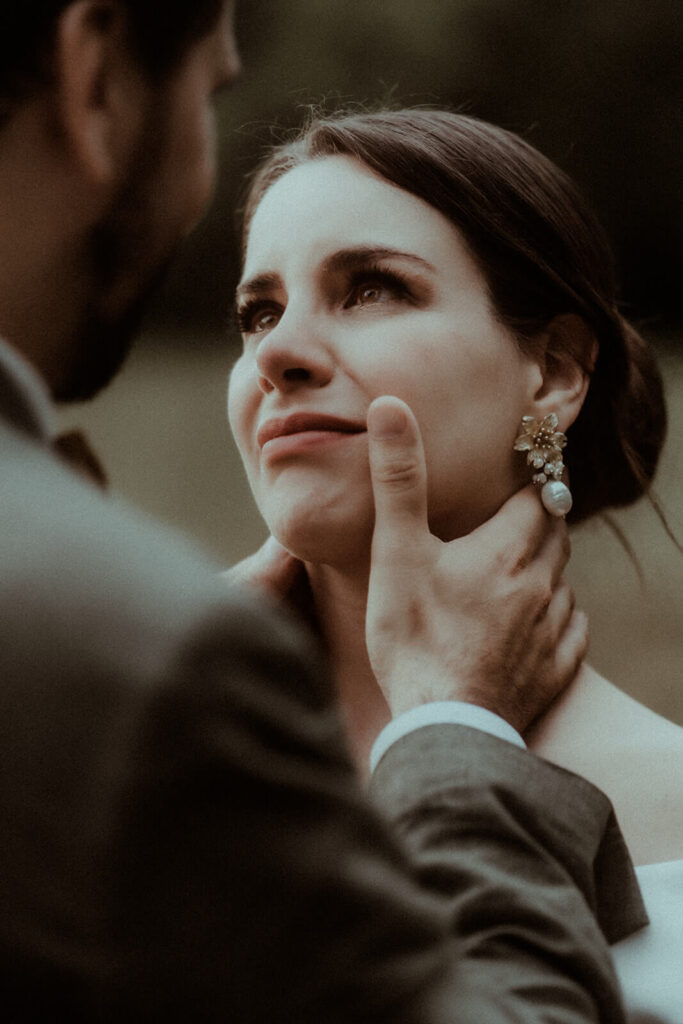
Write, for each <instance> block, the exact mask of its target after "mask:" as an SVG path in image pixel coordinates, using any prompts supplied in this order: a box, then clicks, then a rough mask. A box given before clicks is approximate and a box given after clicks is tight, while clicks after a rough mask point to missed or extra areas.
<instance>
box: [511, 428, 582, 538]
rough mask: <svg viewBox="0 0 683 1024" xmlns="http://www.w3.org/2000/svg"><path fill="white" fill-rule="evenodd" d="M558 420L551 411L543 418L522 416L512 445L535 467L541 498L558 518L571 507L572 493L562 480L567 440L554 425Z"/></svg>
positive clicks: (565, 513) (551, 513)
mask: <svg viewBox="0 0 683 1024" xmlns="http://www.w3.org/2000/svg"><path fill="white" fill-rule="evenodd" d="M557 424H558V419H557V415H556V414H555V413H554V412H551V413H549V414H548V415H547V416H544V417H543V419H542V420H537V419H534V417H533V416H523V417H522V426H521V428H520V433H519V436H518V437H517V440H516V441H515V443H514V445H513V448H514V450H515V451H517V452H526V453H527V457H526V460H527V462H528V464H529V465H530V466H531V467H532V469H534V470H535V472H534V474H533V476H532V478H531V479H532V480H533V481H534V483H535V484H539V485H540V487H541V501H542V502H543V505H544V507H545V508H546V509H547V511H548V512H549V513H550V515H551V516H557V517H558V518H559V517H564V516H566V515H567V513H568V512H569V510H570V509H571V507H572V495H571V491H570V490H569V488H568V487H567V485H566V484H565V483H563V482H562V474H563V473H564V462H563V461H562V449H563V448H564V447H565V445H566V444H567V438H566V436H565V435H564V434H563V433H562V432H561V431H560V430H558V429H557Z"/></svg>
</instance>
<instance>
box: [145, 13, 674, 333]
mask: <svg viewBox="0 0 683 1024" xmlns="http://www.w3.org/2000/svg"><path fill="white" fill-rule="evenodd" d="M236 23H237V34H238V39H239V43H240V48H241V51H242V55H243V58H244V64H245V68H244V73H243V75H242V78H241V80H240V81H239V82H238V83H237V85H236V86H235V87H234V89H233V90H232V92H230V93H229V94H228V95H227V96H226V97H225V98H224V99H222V100H221V101H220V107H219V135H220V158H221V171H220V175H219V183H218V188H217V193H216V198H215V201H214V204H213V206H212V208H211V210H210V211H209V213H208V215H207V217H206V219H205V221H204V222H203V224H202V225H201V226H200V228H199V229H198V231H197V232H196V233H195V235H194V237H193V238H192V239H191V241H190V243H189V245H188V247H187V249H186V251H185V253H184V255H183V256H182V257H181V259H180V260H179V261H178V263H177V265H176V267H175V268H174V270H173V273H172V275H171V277H170V279H169V282H168V285H167V287H166V288H165V290H164V292H163V294H162V296H161V297H160V301H159V302H158V303H157V305H156V308H155V310H154V314H153V321H154V325H155V326H157V327H163V328H164V329H166V330H169V329H171V328H177V329H178V331H179V335H180V336H181V337H185V338H189V337H191V336H192V335H195V334H196V333H197V332H198V331H199V330H201V331H207V330H208V331H210V332H213V333H221V334H223V333H224V332H225V331H226V330H228V329H229V328H228V324H229V318H230V311H231V306H232V302H231V298H232V291H233V288H234V284H235V281H236V278H237V275H238V273H239V266H238V254H237V231H236V226H235V225H236V220H235V213H234V211H235V207H236V205H237V197H238V195H239V193H240V192H241V191H242V190H243V187H244V179H245V175H246V174H247V173H248V172H249V170H250V169H251V168H252V167H253V166H254V164H255V162H256V161H257V159H258V158H259V156H260V155H261V154H262V153H263V152H264V150H265V149H266V148H267V146H268V145H269V144H270V142H272V141H273V140H277V139H278V138H280V137H281V136H282V134H283V133H284V131H285V130H286V129H288V128H290V127H292V126H295V125H297V124H299V123H300V122H301V121H302V120H303V119H304V117H305V114H306V110H307V108H308V106H309V105H310V104H318V105H323V106H324V107H325V109H327V110H331V109H335V108H336V107H337V106H340V105H342V106H348V105H353V104H355V103H359V102H360V103H367V104H369V105H377V104H378V103H379V102H387V101H388V102H390V103H391V104H392V105H397V104H406V105H409V104H430V105H434V106H444V105H446V106H450V107H455V108H458V109H461V110H465V111H467V112H468V113H472V114H475V115H477V116H480V117H483V118H486V119H487V120H491V121H494V122H496V123H498V124H501V125H503V126H505V127H507V128H511V129H512V130H514V131H518V132H520V133H521V134H523V135H524V136H525V137H526V138H528V139H529V141H531V142H532V143H533V144H534V145H535V146H537V147H538V148H539V149H540V150H542V151H543V152H544V153H546V154H547V155H548V156H550V157H551V158H552V159H554V160H555V161H556V162H557V163H559V164H560V165H561V166H562V167H563V168H564V169H565V170H567V171H568V172H569V173H570V174H571V175H572V176H573V177H574V178H575V179H576V180H577V181H578V183H579V184H580V185H581V187H582V188H583V190H584V191H585V192H586V193H587V195H588V197H589V198H590V200H591V201H592V203H593V205H594V207H595V208H596V209H597V211H598V213H599V214H600V215H601V218H602V220H603V223H604V224H605V226H606V228H607V230H608V233H609V235H610V237H611V239H612V241H613V243H614V246H615V249H616V252H617V256H618V262H619V266H620V272H621V281H622V295H623V299H624V305H625V309H626V312H627V314H630V315H632V316H635V317H636V318H639V319H641V321H642V320H643V319H644V320H645V322H646V324H648V325H649V326H650V328H651V329H654V330H657V329H658V328H659V329H667V328H672V327H675V326H677V325H679V324H680V322H681V302H680V299H679V296H680V291H681V289H680V281H681V279H683V203H682V202H681V194H680V189H681V170H682V167H683V160H682V156H683V149H682V145H683V144H682V135H683V133H682V132H681V110H682V109H683V73H682V66H683V60H682V56H683V0H420V2H419V3H415V2H414V0H238V2H237V17H236ZM273 126H275V127H273Z"/></svg>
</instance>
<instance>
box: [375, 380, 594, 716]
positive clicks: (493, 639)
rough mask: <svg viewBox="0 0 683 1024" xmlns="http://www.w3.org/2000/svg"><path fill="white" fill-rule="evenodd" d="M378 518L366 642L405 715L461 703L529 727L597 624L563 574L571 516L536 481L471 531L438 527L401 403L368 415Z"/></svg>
mask: <svg viewBox="0 0 683 1024" xmlns="http://www.w3.org/2000/svg"><path fill="white" fill-rule="evenodd" d="M368 433H369V445H370V469H371V474H372V484H373V490H374V496H375V510H376V523H375V533H374V537H373V544H372V564H371V571H370V589H369V594H368V610H367V644H368V653H369V656H370V661H371V663H372V667H373V670H374V672H375V674H376V676H377V680H378V682H379V684H380V686H381V687H382V690H383V691H384V695H385V697H386V699H387V701H388V703H389V706H390V708H391V710H392V712H393V714H394V715H397V714H400V713H401V712H402V711H407V710H408V709H409V708H412V707H415V706H417V705H418V704H425V703H428V702H430V701H438V700H462V701H468V702H470V703H474V704H479V705H481V706H482V707H485V708H488V709H489V710H491V711H494V712H495V713H496V714H499V715H501V717H503V718H504V719H506V720H507V721H508V722H509V723H510V724H511V725H512V726H514V727H515V728H516V729H518V730H519V731H520V732H521V731H523V730H524V729H526V728H527V727H528V726H529V725H530V724H531V722H532V721H533V720H534V719H535V718H536V717H537V716H538V715H540V714H541V713H542V712H543V711H545V709H546V708H547V707H548V706H549V705H550V703H551V702H552V701H553V700H554V698H555V697H556V696H557V695H558V694H559V693H560V692H561V691H562V690H563V689H564V688H565V687H566V686H567V685H568V684H569V683H570V682H571V681H572V679H573V678H574V677H575V675H576V673H577V671H578V669H579V667H580V665H581V662H582V660H583V658H584V656H585V653H586V649H587V644H588V627H587V621H586V617H585V615H584V614H583V613H582V612H577V611H575V610H574V599H573V594H572V591H571V589H570V587H569V586H568V585H567V584H566V583H565V582H564V581H563V580H562V571H563V569H564V567H565V565H566V563H567V559H568V558H569V540H568V537H567V529H566V525H565V523H564V521H563V520H558V519H553V518H551V517H550V516H549V515H548V514H547V513H546V512H545V510H544V509H543V507H542V505H541V502H540V501H539V498H538V495H537V494H535V493H534V489H533V487H532V486H531V485H530V486H529V487H527V488H525V489H524V490H522V491H520V492H519V493H518V494H516V495H514V496H513V497H512V498H510V500H509V501H508V502H507V503H506V504H505V505H504V506H503V508H502V509H501V510H500V511H499V512H498V513H497V514H496V515H495V516H494V517H493V518H492V519H490V520H489V521H488V522H486V523H484V524H483V525H482V526H481V527H479V528H478V529H476V530H474V531H473V532H472V533H471V534H469V535H468V536H466V537H462V538H459V539H457V540H454V541H451V542H450V543H444V542H442V541H440V540H439V539H438V538H436V537H434V536H433V535H432V534H431V533H430V532H429V527H428V521H427V472H426V466H425V457H424V449H423V447H422V440H421V437H420V432H419V429H418V426H417V423H416V421H415V417H414V416H413V414H412V412H411V410H410V409H409V408H408V406H407V405H405V403H404V402H401V401H400V400H399V399H397V398H389V397H383V398H379V399H377V400H376V401H375V402H373V404H372V406H371V407H370V410H369V413H368Z"/></svg>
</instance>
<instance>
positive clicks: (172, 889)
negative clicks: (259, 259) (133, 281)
mask: <svg viewBox="0 0 683 1024" xmlns="http://www.w3.org/2000/svg"><path fill="white" fill-rule="evenodd" d="M373 795H374V800H375V802H376V804H377V805H378V806H379V808H380V813H378V812H377V811H376V810H375V809H373V808H372V807H371V805H370V803H369V802H368V801H367V799H366V798H364V797H363V796H362V795H361V793H360V792H359V790H358V787H357V784H356V782H355V781H354V774H353V771H352V768H351V765H350V762H349V758H348V755H347V753H346V749H345V744H344V741H343V738H342V736H341V731H340V727H339V723H338V719H337V715H336V713H335V709H334V700H333V694H332V691H331V688H330V686H329V683H328V682H327V677H326V674H325V672H324V670H323V667H322V666H321V664H320V663H319V659H318V655H317V654H316V652H315V651H314V650H313V649H312V646H311V643H310V641H309V640H308V639H307V638H306V637H304V636H302V635H300V633H299V632H298V629H297V628H296V627H295V626H294V625H293V624H292V623H291V622H289V621H288V620H287V619H285V618H284V616H283V615H282V614H281V613H280V612H278V611H276V610H275V609H272V608H271V609H269V608H266V607H264V606H262V605H260V604H257V603H256V602H255V600H254V599H253V598H252V597H250V596H248V595H246V594H243V593H235V592H227V591H226V589H225V585H224V583H223V582H222V581H221V580H220V579H219V578H218V577H217V576H216V574H215V573H214V572H213V571H212V568H211V567H210V566H208V565H207V564H206V563H205V562H204V561H203V560H202V558H201V557H200V556H198V555H197V554H196V553H195V552H194V551H192V550H190V549H189V547H186V546H185V545H184V544H183V543H182V542H180V541H178V540H177V539H175V538H171V537H169V536H167V535H164V533H163V531H160V530H159V529H158V528H156V527H153V526H152V525H150V524H148V523H147V522H146V521H145V520H144V519H143V518H142V517H139V516H136V515H135V514H134V513H132V512H131V511H129V510H127V509H125V508H123V507H121V506H120V505H119V504H118V503H117V502H116V501H115V500H113V499H108V498H105V497H104V496H101V495H99V494H98V493H96V492H95V491H94V490H93V489H92V488H91V487H89V486H88V485H87V484H86V483H84V482H81V481H80V480H79V479H78V478H77V477H76V476H75V475H74V474H73V473H72V472H71V471H70V470H69V469H68V468H66V467H64V466H63V465H61V464H60V463H59V462H58V461H57V460H56V459H55V458H54V456H53V455H52V453H51V451H50V450H49V449H48V446H47V444H46V442H45V438H44V437H42V436H41V424H40V418H39V416H38V415H37V413H36V410H35V409H34V408H32V404H31V400H30V397H27V396H26V393H25V391H24V389H23V388H22V386H21V382H20V381H19V380H18V379H17V378H16V374H15V373H14V371H13V370H12V369H11V368H10V369H9V370H8V369H4V370H0V832H1V837H0V998H1V999H2V1004H3V1006H4V1007H5V1008H9V1007H13V1008H15V1009H13V1010H12V1011H11V1014H10V1017H5V1019H9V1020H11V1021H15V1022H28V1021H32V1022H38V1021H40V1022H48V1021H49V1022H50V1024H55V1022H61V1021H64V1022H66V1021H68V1022H69V1024H78V1022H79V1021H107V1022H109V1021H112V1022H113V1021H124V1020H125V1021H150V1022H151V1021H159V1020H172V1021H176V1020H178V1021H192V1022H209V1021H210V1022H213V1021H216V1022H218V1021H220V1022H221V1024H225V1022H227V1021H236V1022H237V1021H239V1022H241V1024H251V1022H254V1024H255V1022H257V1021H258V1022H268V1024H277V1022H278V1021H282V1022H285V1021H287V1022H297V1024H308V1022H311V1024H313V1022H316V1024H336V1022H339V1024H341V1022H348V1024H352V1022H353V1024H356V1022H361V1021H365V1020H367V1021H368V1022H370V1021H372V1022H373V1024H379V1022H384V1021H386V1022H389V1021H390V1022H392V1024H399V1022H400V1024H431V1022H437V1021H459V1022H465V1021H477V1022H478V1024H483V1022H486V1024H492V1022H497V1021H525V1022H530V1024H534V1022H538V1024H540V1022H541V1021H548V1022H549V1021H551V1020H552V1021H554V1022H559V1021H562V1022H572V1024H579V1022H585V1021H596V1020H602V1021H609V1022H610V1024H618V1022H619V1021H620V1020H621V1019H622V1016H621V1008H620V1001H619V996H618V993H617V989H616V982H615V979H614V975H613V972H612V968H611V963H610V959H609V954H608V951H607V946H606V943H605V940H604V937H603V935H602V934H601V931H600V928H599V927H598V925H597V923H596V920H595V917H594V915H593V912H592V911H593V910H599V909H600V908H601V906H602V904H603V903H604V890H603V887H602V884H601V878H602V875H603V874H604V873H605V872H612V874H613V877H614V878H615V879H617V880H618V884H619V885H620V886H621V891H622V894H625V896H626V895H628V896H632V895H634V893H633V890H631V889H630V888H629V887H630V886H631V885H632V876H631V874H630V873H629V872H630V866H629V862H628V861H627V860H624V854H623V847H622V846H621V845H619V840H618V837H617V838H615V836H616V833H615V832H612V831H610V828H611V825H610V821H611V819H610V815H611V811H610V807H609V805H608V803H607V801H606V800H605V799H604V798H603V797H602V796H601V795H600V794H599V793H598V792H597V791H596V790H594V789H593V788H592V787H590V786H588V784H586V783H583V782H582V781H581V780H578V779H575V778H574V777H572V776H569V775H567V774H566V773H564V772H561V771H559V770H557V769H553V768H551V766H549V765H546V764H543V763H541V762H539V761H537V760H536V759H535V758H532V757H531V756H530V755H526V754H525V753H524V752H523V751H519V750H517V749H516V748H513V747H512V746H511V745H508V744H505V743H502V742H501V741H498V740H496V739H494V738H492V737H488V736H485V735H484V734H480V733H478V732H477V731H476V730H470V729H464V728H458V727H454V726H444V727H435V728H430V729H424V730H421V731H419V732H418V733H416V734H414V735H413V736H409V737H406V738H405V739H404V740H403V741H401V742H400V743H399V744H397V745H396V746H395V747H394V748H392V749H391V750H390V751H389V752H388V753H387V755H386V756H385V758H384V759H383V761H382V762H381V764H380V766H379V767H378V769H377V771H376V774H375V779H374V782H373ZM385 819H390V821H391V822H392V825H391V827H390V826H389V825H388V824H387V821H386V820H385ZM392 831H393V834H392ZM606 843H607V845H606ZM596 868H597V871H596ZM635 899H636V902H635V904H633V906H634V907H635V915H636V916H635V918H634V917H631V919H628V915H626V916H623V915H622V916H621V918H620V920H617V919H618V918H619V915H618V914H616V915H615V914H611V915H610V914H609V913H607V914H606V915H603V916H604V920H605V921H606V922H608V923H607V924H606V925H605V927H606V928H607V929H608V931H609V930H611V932H610V934H612V935H613V934H616V933H618V932H619V931H624V930H628V929H629V928H631V927H634V926H635V925H636V924H637V923H638V919H637V918H638V914H639V913H640V911H641V910H642V908H639V906H638V904H637V894H635ZM625 902H626V900H625Z"/></svg>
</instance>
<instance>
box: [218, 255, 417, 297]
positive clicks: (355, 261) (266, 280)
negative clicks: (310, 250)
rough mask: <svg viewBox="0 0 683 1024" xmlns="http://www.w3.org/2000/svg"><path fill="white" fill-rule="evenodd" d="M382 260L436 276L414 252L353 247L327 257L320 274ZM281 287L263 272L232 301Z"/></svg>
mask: <svg viewBox="0 0 683 1024" xmlns="http://www.w3.org/2000/svg"><path fill="white" fill-rule="evenodd" d="M385 259H398V260H403V261H407V262H409V263H414V264H415V265H416V266H417V267H419V268H420V269H422V270H428V271H430V272H431V273H433V274H435V273H436V268H435V267H434V266H432V264H431V263H429V262H428V261H427V260H425V259H423V258H422V256H418V255H417V254H416V253H414V252H404V251H403V250H402V249H393V248H391V247H389V246H385V245H355V246H353V247H351V248H348V249H340V250H339V252H335V253H333V254H332V255H331V256H328V257H327V259H325V260H324V262H323V264H322V270H323V273H327V274H330V273H332V274H333V273H339V272H340V271H349V270H356V269H358V268H362V267H363V266H367V264H368V263H373V262H376V261H377V260H385ZM281 285H282V278H281V277H280V275H279V274H276V273H271V272H265V273H263V274H255V275H254V277H250V278H248V279H247V280H246V281H242V282H241V283H240V284H239V285H238V286H237V288H236V290H235V301H236V302H237V303H239V302H240V300H241V299H243V298H244V297H245V296H247V295H249V296H254V295H256V296H258V295H267V294H270V293H271V292H273V291H274V290H276V289H277V288H280V287H281Z"/></svg>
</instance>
